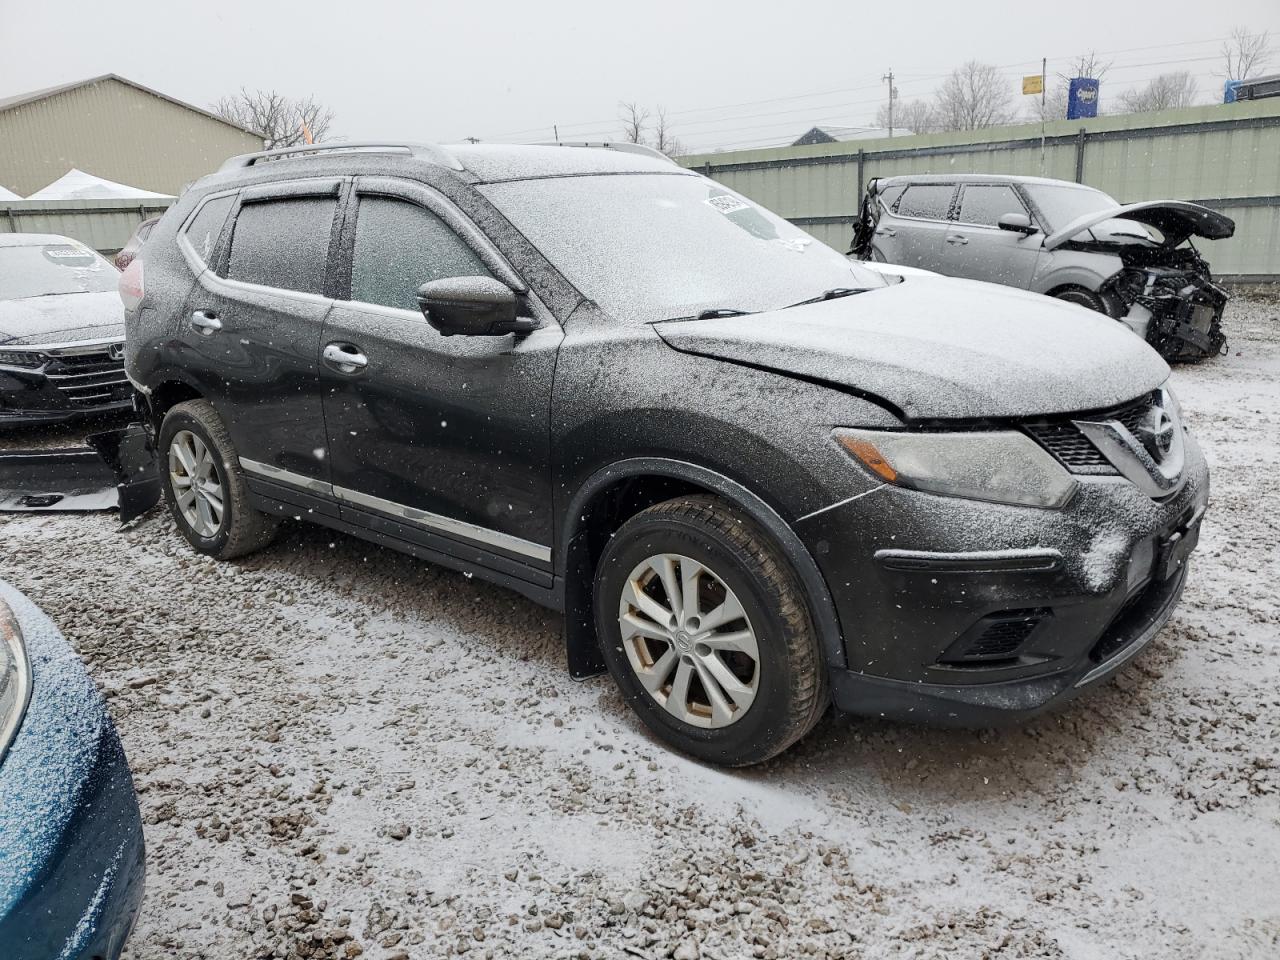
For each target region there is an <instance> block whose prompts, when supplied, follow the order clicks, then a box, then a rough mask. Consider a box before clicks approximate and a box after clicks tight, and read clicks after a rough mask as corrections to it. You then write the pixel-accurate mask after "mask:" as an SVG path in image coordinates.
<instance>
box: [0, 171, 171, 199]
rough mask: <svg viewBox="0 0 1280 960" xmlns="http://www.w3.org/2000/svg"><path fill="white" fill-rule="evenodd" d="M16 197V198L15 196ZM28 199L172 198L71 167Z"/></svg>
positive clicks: (165, 194)
mask: <svg viewBox="0 0 1280 960" xmlns="http://www.w3.org/2000/svg"><path fill="white" fill-rule="evenodd" d="M15 199H18V198H15ZM27 199H28V200H172V199H173V197H172V196H170V195H169V194H167V193H152V192H151V191H150V190H141V189H139V188H138V187H131V186H129V185H128V184H127V183H116V182H115V181H114V180H104V179H103V178H102V177H95V176H94V175H93V174H91V173H85V172H84V171H83V170H76V169H72V170H69V171H68V172H67V173H65V174H64V175H63V176H61V177H59V178H58V179H57V180H55V181H53V183H51V184H49V185H48V186H47V187H42V188H41V189H39V190H37V191H36V192H35V193H33V194H31V196H29V197H27Z"/></svg>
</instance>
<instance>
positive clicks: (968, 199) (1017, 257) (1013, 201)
mask: <svg viewBox="0 0 1280 960" xmlns="http://www.w3.org/2000/svg"><path fill="white" fill-rule="evenodd" d="M960 189H961V193H960V200H959V203H958V204H957V206H956V213H955V222H953V223H951V224H949V225H948V228H947V231H946V235H945V237H944V238H943V246H942V267H941V272H942V273H945V274H948V275H949V276H953V277H967V278H969V279H970V280H985V281H987V282H988V283H1003V284H1005V285H1006V286H1010V287H1021V288H1022V289H1024V290H1025V289H1026V288H1028V287H1030V286H1031V279H1032V277H1034V276H1035V272H1036V263H1037V261H1038V260H1039V257H1040V252H1041V251H1040V245H1041V243H1042V242H1043V241H1044V234H1042V233H1040V232H1039V231H1037V232H1035V233H1033V234H1030V235H1028V234H1024V233H1019V232H1018V231H1015V230H1001V229H1000V227H999V223H1000V218H1001V217H1002V216H1004V215H1005V214H1006V213H1021V214H1023V215H1024V216H1030V214H1029V211H1028V210H1027V208H1026V207H1025V206H1023V203H1022V200H1021V199H1020V198H1019V197H1018V194H1017V192H1016V191H1014V189H1013V187H1011V186H1010V185H1009V184H1006V183H967V184H965V185H964V186H963V187H961V188H960Z"/></svg>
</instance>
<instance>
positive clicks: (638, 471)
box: [555, 457, 846, 679]
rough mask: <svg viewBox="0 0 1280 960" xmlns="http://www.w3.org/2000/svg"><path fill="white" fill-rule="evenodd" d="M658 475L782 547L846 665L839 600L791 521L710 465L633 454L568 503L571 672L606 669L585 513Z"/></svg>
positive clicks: (562, 574) (827, 641)
mask: <svg viewBox="0 0 1280 960" xmlns="http://www.w3.org/2000/svg"><path fill="white" fill-rule="evenodd" d="M641 478H656V479H668V480H678V481H683V482H685V483H690V484H693V485H695V486H698V487H701V488H703V489H705V490H706V491H707V492H709V493H714V494H716V495H718V496H721V497H723V498H724V499H725V500H727V501H728V502H730V503H731V504H733V505H734V506H735V507H737V508H738V509H740V510H742V511H743V512H745V513H746V514H747V515H748V516H750V517H751V519H753V520H754V521H755V522H756V523H758V524H759V525H760V526H761V527H763V528H764V530H765V531H766V532H767V533H768V534H769V535H770V536H771V537H772V538H773V539H774V542H775V543H776V544H777V545H778V546H779V547H780V548H781V549H782V551H783V554H784V555H785V556H786V558H787V560H788V561H790V563H791V566H792V569H793V570H794V571H795V573H796V576H797V577H798V578H799V580H800V585H801V587H802V588H803V590H804V592H805V598H806V599H807V600H808V602H809V612H810V615H811V616H812V617H813V624H814V628H815V629H816V630H817V631H818V641H819V644H820V646H821V649H822V652H823V656H824V658H825V660H826V665H827V667H828V668H829V669H837V668H842V667H844V666H845V665H846V659H845V649H844V639H843V634H842V633H841V630H840V620H839V618H838V616H837V614H836V606H835V601H834V599H833V598H832V596H831V591H830V590H829V589H828V587H827V581H826V578H825V577H824V576H823V575H822V571H821V570H820V569H819V567H818V564H817V562H816V561H815V560H814V559H813V556H812V554H810V552H809V549H808V548H807V547H806V546H805V545H804V543H803V541H801V539H800V537H799V535H798V534H797V533H796V532H795V531H794V530H793V529H792V528H791V526H790V524H788V523H787V522H786V520H784V519H783V518H782V516H781V515H780V514H779V513H778V512H777V511H776V510H775V509H774V508H773V507H772V506H770V505H769V504H768V503H767V502H766V501H765V500H763V499H762V498H761V497H760V496H759V495H757V494H756V493H754V492H752V491H751V490H749V489H748V488H747V487H744V486H743V485H742V484H740V483H738V482H737V481H736V480H732V479H730V478H729V477H726V476H724V475H723V474H721V473H717V472H716V471H714V470H711V469H709V468H707V467H702V466H698V465H697V464H694V463H688V462H686V461H683V460H674V459H669V458H665V457H635V458H632V459H628V460H620V461H617V462H614V463H611V464H609V465H608V466H605V467H601V468H600V469H599V470H597V471H596V472H595V473H593V474H592V475H591V476H590V477H588V478H587V480H586V481H584V482H583V483H582V484H581V486H579V487H578V489H577V491H576V492H575V493H574V495H573V498H572V499H571V500H570V501H569V505H568V507H567V509H566V510H565V511H564V513H563V515H562V516H563V518H564V519H563V520H562V522H561V527H560V531H559V536H558V537H557V540H556V542H557V545H558V547H559V549H558V550H557V551H556V560H555V563H556V579H557V581H559V582H560V583H561V584H563V596H564V631H565V645H566V648H567V653H568V658H569V670H570V673H571V674H572V675H573V677H574V678H575V679H583V678H585V677H589V676H594V675H596V674H598V673H601V672H603V671H604V661H603V660H602V659H601V658H600V652H599V647H598V638H597V637H596V634H595V616H594V612H593V610H592V602H591V601H592V596H591V593H592V583H593V580H594V575H595V571H594V570H593V569H591V563H590V556H589V549H588V544H587V542H586V537H585V536H584V534H585V533H586V532H587V531H586V527H585V522H584V517H585V515H586V513H587V509H586V508H587V506H588V505H589V504H590V503H591V501H592V500H593V499H595V497H596V496H598V495H599V494H601V493H602V492H604V491H605V490H606V489H608V488H609V487H611V486H613V485H614V484H616V483H618V482H619V481H621V480H627V479H641Z"/></svg>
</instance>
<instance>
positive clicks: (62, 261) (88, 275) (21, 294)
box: [0, 241, 120, 300]
mask: <svg viewBox="0 0 1280 960" xmlns="http://www.w3.org/2000/svg"><path fill="white" fill-rule="evenodd" d="M119 280H120V274H119V272H118V271H117V270H116V268H115V267H113V266H111V264H109V263H107V261H106V260H104V259H102V257H100V256H98V255H97V254H96V253H94V252H93V251H92V250H90V249H89V248H88V247H85V246H82V245H80V244H78V243H72V242H70V241H66V242H62V243H57V242H53V243H32V244H24V245H23V246H20V247H0V300H22V299H25V298H26V297H45V296H49V295H51V294H56V293H106V292H108V291H111V290H115V289H116V286H117V284H118V282H119Z"/></svg>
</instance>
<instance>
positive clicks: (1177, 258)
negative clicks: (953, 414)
mask: <svg viewBox="0 0 1280 960" xmlns="http://www.w3.org/2000/svg"><path fill="white" fill-rule="evenodd" d="M1119 255H1120V259H1121V262H1123V263H1124V268H1123V269H1122V270H1120V271H1119V272H1118V273H1116V274H1114V275H1113V276H1111V277H1110V278H1109V279H1108V280H1106V281H1105V282H1104V283H1103V284H1102V287H1101V288H1100V292H1101V293H1102V294H1103V295H1104V296H1107V297H1108V298H1109V299H1110V300H1111V301H1112V302H1118V305H1119V311H1118V313H1117V319H1119V320H1122V321H1124V323H1125V324H1127V325H1128V326H1129V327H1130V328H1132V329H1133V332H1134V333H1136V334H1138V336H1140V337H1142V338H1143V339H1144V340H1146V341H1147V343H1149V344H1151V345H1152V346H1153V347H1155V348H1156V350H1157V351H1158V352H1159V353H1160V355H1161V356H1163V357H1164V358H1165V359H1167V360H1173V361H1183V362H1187V361H1191V362H1194V361H1197V360H1204V359H1206V358H1208V357H1216V356H1217V355H1218V354H1220V353H1222V352H1223V350H1225V349H1226V344H1227V337H1226V334H1224V333H1223V332H1222V314H1223V312H1224V311H1225V310H1226V307H1227V300H1228V294H1227V291H1226V289H1225V288H1223V287H1222V286H1221V285H1219V284H1217V283H1215V282H1214V281H1213V277H1212V275H1211V274H1210V272H1209V264H1208V263H1207V262H1206V261H1205V259H1204V258H1203V257H1201V256H1200V254H1199V252H1198V251H1197V250H1196V249H1195V248H1194V247H1191V246H1188V247H1183V248H1179V249H1177V250H1165V249H1163V248H1160V249H1156V250H1143V249H1141V248H1133V249H1131V250H1121V251H1120V254H1119Z"/></svg>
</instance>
